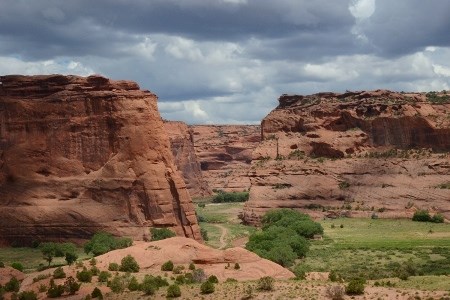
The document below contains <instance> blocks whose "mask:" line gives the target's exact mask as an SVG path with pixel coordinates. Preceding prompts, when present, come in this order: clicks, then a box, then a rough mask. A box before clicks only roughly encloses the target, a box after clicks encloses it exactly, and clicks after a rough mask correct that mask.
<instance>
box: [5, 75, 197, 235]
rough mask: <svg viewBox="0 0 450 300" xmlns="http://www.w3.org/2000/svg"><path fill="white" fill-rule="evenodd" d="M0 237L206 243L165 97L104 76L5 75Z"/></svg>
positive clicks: (132, 83)
mask: <svg viewBox="0 0 450 300" xmlns="http://www.w3.org/2000/svg"><path fill="white" fill-rule="evenodd" d="M0 82H1V85H0V206H1V211H2V218H1V219H0V240H1V242H2V243H10V242H12V241H15V242H23V243H27V242H30V241H32V240H58V239H67V238H70V239H84V238H88V237H90V235H91V234H93V233H94V232H96V231H99V230H107V231H109V232H112V233H113V234H117V235H127V236H132V237H134V238H136V239H142V238H143V236H144V235H146V234H147V233H148V228H149V227H151V226H164V227H170V228H173V229H174V230H175V231H176V232H177V234H179V235H183V236H187V237H194V238H196V239H201V237H200V234H199V229H198V225H197V221H196V217H195V212H194V209H193V205H192V202H191V198H190V196H189V194H188V192H187V189H186V186H185V183H184V182H183V180H182V178H181V176H180V175H179V172H178V171H176V167H175V166H174V164H173V157H172V153H171V151H170V147H169V141H168V138H167V135H166V132H165V128H164V125H163V122H162V120H161V118H160V115H159V113H158V110H157V106H156V100H157V97H156V96H155V95H154V94H152V93H151V92H149V91H143V90H140V89H139V86H138V85H137V84H136V83H134V82H128V81H112V80H109V79H107V78H104V77H100V76H90V77H87V78H83V77H77V76H61V75H51V76H2V77H0Z"/></svg>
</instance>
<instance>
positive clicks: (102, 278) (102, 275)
mask: <svg viewBox="0 0 450 300" xmlns="http://www.w3.org/2000/svg"><path fill="white" fill-rule="evenodd" d="M111 276H112V275H111V273H109V272H108V271H101V272H100V274H98V281H99V282H108V279H109V278H110V277H111Z"/></svg>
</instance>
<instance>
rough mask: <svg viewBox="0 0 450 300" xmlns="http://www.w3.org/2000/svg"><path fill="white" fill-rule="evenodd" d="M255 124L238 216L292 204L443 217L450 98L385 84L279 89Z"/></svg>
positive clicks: (449, 203) (447, 204)
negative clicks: (246, 195)
mask: <svg viewBox="0 0 450 300" xmlns="http://www.w3.org/2000/svg"><path fill="white" fill-rule="evenodd" d="M279 102H280V104H279V106H278V107H277V108H276V109H275V110H273V111H272V112H271V113H270V114H269V115H268V116H267V117H266V118H264V120H263V121H262V123H261V131H262V135H263V138H264V141H263V142H261V144H260V145H259V146H258V148H257V149H256V150H255V151H254V155H253V157H254V160H253V162H252V170H251V172H250V174H249V176H250V178H251V182H252V188H251V191H250V200H249V202H248V203H247V204H246V206H245V209H244V220H245V221H246V222H248V223H258V221H259V217H260V216H261V214H263V213H264V212H265V211H267V210H268V209H271V208H277V207H293V208H299V209H301V210H305V211H307V212H309V213H310V214H312V215H314V216H317V217H319V216H324V215H328V216H330V217H335V216H338V215H340V214H345V215H347V216H365V217H370V216H372V215H374V216H377V217H411V215H412V214H413V213H414V211H415V210H417V209H428V210H430V211H431V213H435V212H439V213H442V214H443V215H444V216H445V217H446V218H450V189H449V188H450V155H449V151H450V118H449V111H450V102H449V96H447V95H446V94H445V93H437V94H436V93H429V94H424V93H396V92H390V91H386V90H377V91H372V92H347V93H344V94H334V93H320V94H315V95H310V96H300V95H293V96H289V95H283V96H281V97H280V98H279Z"/></svg>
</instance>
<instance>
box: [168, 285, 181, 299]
mask: <svg viewBox="0 0 450 300" xmlns="http://www.w3.org/2000/svg"><path fill="white" fill-rule="evenodd" d="M180 296H181V290H180V286H179V285H178V284H172V285H170V286H169V287H168V288H167V298H177V297H180Z"/></svg>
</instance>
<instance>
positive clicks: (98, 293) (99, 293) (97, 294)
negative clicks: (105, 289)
mask: <svg viewBox="0 0 450 300" xmlns="http://www.w3.org/2000/svg"><path fill="white" fill-rule="evenodd" d="M91 297H92V298H98V299H103V294H102V291H101V290H100V289H99V288H98V287H96V288H94V290H93V291H92V293H91Z"/></svg>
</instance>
